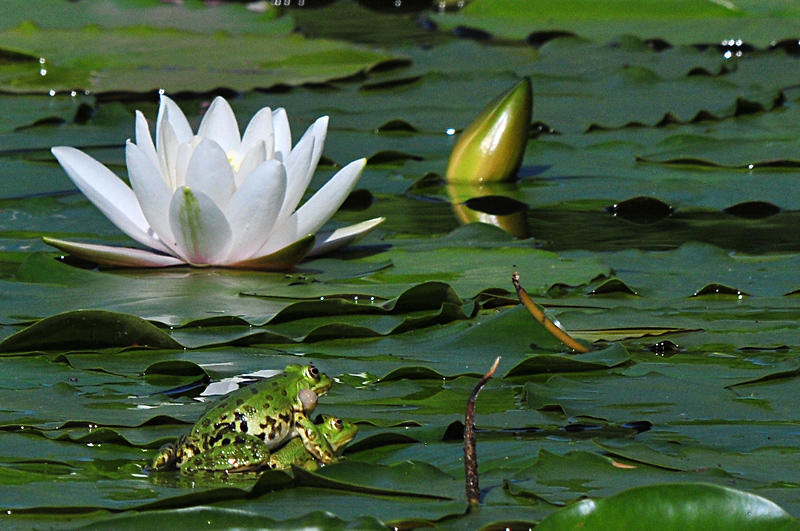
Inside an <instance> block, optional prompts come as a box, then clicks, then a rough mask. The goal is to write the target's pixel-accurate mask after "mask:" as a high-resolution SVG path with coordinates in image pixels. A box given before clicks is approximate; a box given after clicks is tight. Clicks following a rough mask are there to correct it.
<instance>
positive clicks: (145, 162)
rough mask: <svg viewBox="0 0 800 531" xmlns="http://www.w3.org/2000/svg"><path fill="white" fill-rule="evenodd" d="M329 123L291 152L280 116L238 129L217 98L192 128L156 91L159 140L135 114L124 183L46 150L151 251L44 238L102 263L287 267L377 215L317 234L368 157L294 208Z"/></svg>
mask: <svg viewBox="0 0 800 531" xmlns="http://www.w3.org/2000/svg"><path fill="white" fill-rule="evenodd" d="M327 128H328V117H327V116H323V117H322V118H320V119H318V120H317V121H316V122H314V124H313V125H311V127H309V128H308V130H307V131H306V133H305V135H303V137H302V138H301V139H300V141H299V142H297V145H295V147H294V148H292V138H291V131H290V129H289V121H288V118H287V116H286V112H285V111H284V110H283V109H278V110H276V111H272V110H271V109H269V108H264V109H261V110H260V111H258V112H257V113H256V115H255V116H253V119H252V120H251V121H250V124H249V125H248V126H247V129H246V130H245V132H244V135H242V136H240V134H239V126H238V124H237V122H236V117H235V116H234V114H233V110H232V109H231V107H230V105H229V104H228V102H227V101H225V99H223V98H221V97H217V98H216V99H215V100H214V101H213V102H212V104H211V106H210V107H209V109H208V112H207V113H206V115H205V116H204V117H203V120H202V122H201V123H200V127H199V129H198V131H197V134H194V133H193V132H192V129H191V127H190V126H189V122H188V121H187V119H186V116H184V114H183V111H181V109H180V107H178V105H177V104H176V103H175V102H174V101H172V100H171V99H170V98H168V97H166V96H161V105H160V107H159V110H158V118H157V122H156V135H155V136H156V139H155V143H153V139H152V137H151V136H150V129H149V127H148V124H147V120H146V119H145V117H144V115H143V114H142V113H141V112H139V111H136V131H135V132H136V143H133V142H131V141H130V140H128V142H127V145H126V150H125V158H126V162H127V166H128V176H129V179H130V183H131V186H130V187H128V185H127V184H125V182H123V181H122V180H121V179H120V178H119V177H117V176H116V175H115V174H114V173H113V172H112V171H111V170H109V169H108V168H106V167H105V166H103V165H102V164H100V163H99V162H97V161H96V160H94V159H93V158H92V157H90V156H88V155H86V154H85V153H83V152H81V151H79V150H77V149H75V148H71V147H54V148H53V149H52V152H53V155H55V157H56V158H57V159H58V162H60V163H61V166H62V167H63V168H64V170H65V171H66V172H67V175H69V177H70V178H71V179H72V181H73V182H74V183H75V184H76V185H77V186H78V188H79V189H80V190H81V191H82V192H83V193H84V194H85V195H86V197H88V198H89V200H90V201H92V203H94V204H95V206H97V208H99V209H100V211H101V212H102V213H103V214H105V216H106V217H107V218H108V219H109V220H111V221H112V222H113V223H114V224H115V225H116V226H117V227H119V228H120V229H121V230H122V231H123V232H124V233H125V234H127V235H128V236H130V237H131V238H133V239H134V240H136V241H137V242H139V243H141V244H142V245H145V246H147V247H149V248H150V249H151V250H144V249H134V248H125V247H110V246H106V245H95V244H87V243H76V242H69V241H65V240H60V239H55V238H47V237H46V238H44V241H45V242H47V243H48V244H50V245H52V246H54V247H57V248H59V249H61V250H63V251H67V252H69V253H71V254H73V255H75V256H78V257H80V258H84V259H87V260H91V261H93V262H97V263H100V264H106V265H123V266H135V267H165V266H173V265H181V264H190V265H195V266H211V265H213V266H224V267H236V268H246V269H263V270H281V269H287V268H290V267H292V266H294V265H295V264H296V263H297V262H299V261H300V260H302V259H303V258H304V257H306V256H310V255H314V254H320V253H323V252H327V251H330V250H333V249H336V248H338V247H342V246H344V245H347V244H348V243H351V242H353V241H354V240H356V239H358V238H360V237H361V236H364V235H365V234H367V233H368V232H369V231H371V230H372V229H373V228H375V227H376V226H377V225H378V224H379V223H381V222H382V221H383V218H376V219H372V220H369V221H365V222H363V223H359V224H357V225H351V226H349V227H344V228H341V229H338V230H334V231H327V232H324V233H317V231H318V230H319V229H320V227H322V226H323V225H324V224H325V222H327V221H328V219H330V217H331V216H332V215H333V214H334V213H335V212H336V211H337V210H338V209H339V207H340V206H341V204H342V203H343V202H344V200H345V199H346V198H347V195H348V194H349V193H350V191H351V190H352V189H353V187H354V186H355V184H356V182H357V181H358V178H359V177H360V176H361V172H362V170H363V169H364V165H365V164H366V160H365V159H359V160H356V161H353V162H351V163H350V164H348V165H347V166H345V167H344V168H342V169H341V170H340V171H339V172H338V173H337V174H336V175H334V176H333V177H332V178H331V179H330V180H329V181H328V182H327V183H326V184H325V185H324V186H323V187H322V188H321V189H320V190H319V191H318V192H317V193H316V194H314V196H312V197H311V198H310V199H309V200H308V201H306V202H305V203H304V204H303V205H302V206H301V207H300V208H297V205H298V204H299V202H300V200H301V199H302V197H303V193H304V192H305V190H306V188H307V187H308V184H309V182H310V181H311V177H312V176H313V175H314V171H315V169H316V167H317V163H318V162H319V159H320V156H321V154H322V147H323V144H324V142H325V134H326V132H327Z"/></svg>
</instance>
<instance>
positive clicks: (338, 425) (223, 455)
mask: <svg viewBox="0 0 800 531" xmlns="http://www.w3.org/2000/svg"><path fill="white" fill-rule="evenodd" d="M317 429H318V431H319V433H320V434H321V435H322V436H323V437H325V439H326V440H327V441H328V444H330V446H331V449H332V450H333V452H334V459H338V456H340V455H341V453H342V452H343V451H344V448H345V446H347V444H349V443H350V441H352V440H353V438H355V436H356V434H357V433H358V427H357V426H356V425H355V424H353V423H352V422H347V421H343V420H342V419H339V418H336V417H331V416H329V415H320V416H319V417H318V418H317ZM251 457H252V455H251V452H250V449H249V448H247V447H246V446H241V445H227V446H222V447H219V449H218V451H216V452H206V453H203V454H200V455H197V456H196V457H195V458H194V460H195V462H196V464H197V465H198V466H197V467H195V470H196V472H192V473H189V475H192V476H194V474H195V473H200V472H202V473H213V472H229V473H230V472H231V470H230V464H231V463H238V462H241V461H244V460H250V459H251ZM292 465H294V466H298V467H300V468H304V469H306V470H316V469H317V468H319V462H318V461H317V459H316V458H315V456H313V455H311V453H309V452H308V451H307V450H306V448H305V446H304V445H303V442H302V440H301V439H299V438H295V439H292V440H290V441H289V442H288V443H286V444H285V445H283V446H282V447H280V448H279V449H277V450H276V451H274V452H272V453H270V454H267V453H265V454H263V455H259V456H258V459H256V462H254V463H253V465H252V466H251V467H247V468H242V469H238V468H237V469H236V472H251V471H259V470H262V469H267V468H269V469H273V470H283V469H286V468H290V467H291V466H292ZM237 475H238V474H237Z"/></svg>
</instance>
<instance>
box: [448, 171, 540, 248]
mask: <svg viewBox="0 0 800 531" xmlns="http://www.w3.org/2000/svg"><path fill="white" fill-rule="evenodd" d="M514 188H516V184H502V183H491V184H484V185H471V184H456V185H452V184H451V185H448V186H447V194H448V195H449V196H450V201H451V203H452V205H453V211H454V212H455V215H456V218H458V221H459V222H460V223H462V224H467V223H474V222H480V223H486V224H487V225H494V226H495V227H500V228H501V229H503V230H504V231H506V232H507V233H509V234H511V235H512V236H516V237H517V238H529V237H530V236H531V231H530V227H529V225H528V205H526V204H525V203H522V202H520V201H517V200H516V199H513V198H512V197H510V195H512V194H513V192H514Z"/></svg>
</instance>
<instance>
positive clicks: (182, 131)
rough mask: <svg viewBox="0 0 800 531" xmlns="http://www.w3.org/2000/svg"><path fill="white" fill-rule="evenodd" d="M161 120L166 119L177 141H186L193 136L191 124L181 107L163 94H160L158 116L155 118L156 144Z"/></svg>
mask: <svg viewBox="0 0 800 531" xmlns="http://www.w3.org/2000/svg"><path fill="white" fill-rule="evenodd" d="M162 120H166V121H167V122H168V123H169V124H170V126H172V130H173V131H174V132H175V135H176V137H177V139H178V142H188V141H189V140H190V139H191V138H192V136H194V133H192V126H190V125H189V121H188V120H187V119H186V115H185V114H183V111H182V110H181V108H180V107H178V104H177V103H175V102H174V101H172V100H171V99H170V98H168V97H167V96H165V95H163V94H162V95H161V104H160V105H159V107H158V117H157V118H156V144H158V136H159V131H160V129H161V122H162Z"/></svg>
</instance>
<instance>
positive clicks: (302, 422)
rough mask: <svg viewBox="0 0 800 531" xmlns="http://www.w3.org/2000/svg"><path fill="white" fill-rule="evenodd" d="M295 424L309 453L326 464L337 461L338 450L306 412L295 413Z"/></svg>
mask: <svg viewBox="0 0 800 531" xmlns="http://www.w3.org/2000/svg"><path fill="white" fill-rule="evenodd" d="M294 426H295V430H296V431H297V434H298V435H299V436H300V440H302V441H303V446H305V448H306V450H308V453H310V454H311V455H313V456H314V457H315V458H316V459H317V461H319V462H320V463H322V464H324V465H329V464H331V463H335V462H336V452H334V451H333V448H331V445H330V443H329V442H328V440H327V439H326V438H325V437H324V436H323V435H322V432H320V430H319V427H318V426H317V425H316V424H314V423H313V422H312V421H311V419H310V418H308V416H307V415H306V414H305V413H295V419H294Z"/></svg>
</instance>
